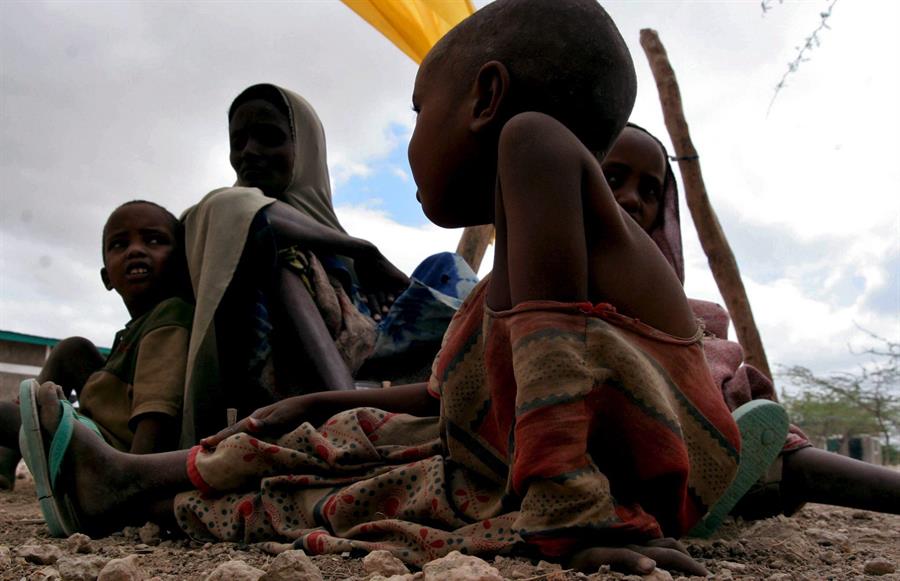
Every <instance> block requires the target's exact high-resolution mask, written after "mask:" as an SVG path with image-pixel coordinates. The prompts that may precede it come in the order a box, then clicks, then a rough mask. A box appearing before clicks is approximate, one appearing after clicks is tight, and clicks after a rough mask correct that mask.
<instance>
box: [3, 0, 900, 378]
mask: <svg viewBox="0 0 900 581" xmlns="http://www.w3.org/2000/svg"><path fill="white" fill-rule="evenodd" d="M485 3H486V2H483V1H477V0H476V2H475V4H476V6H479V7H480V6H483V5H484V4H485ZM830 3H831V0H827V1H826V0H809V1H804V2H790V1H785V2H783V3H778V2H771V9H770V10H768V11H767V12H765V13H763V10H761V7H760V3H759V2H758V1H757V0H747V1H720V2H717V1H703V2H700V1H696V2H690V1H680V0H669V1H665V0H652V1H651V0H646V1H645V0H630V1H624V0H619V1H611V2H605V3H603V4H604V6H605V7H606V9H607V10H608V11H609V13H610V14H611V15H612V17H613V19H614V20H615V21H616V23H617V25H618V26H619V29H620V31H621V32H622V35H623V37H624V38H625V39H626V41H627V42H628V46H629V48H630V50H631V52H632V58H633V59H634V63H635V67H636V70H637V75H638V99H637V103H636V105H635V108H634V113H633V115H632V120H633V121H635V122H637V123H639V124H640V125H643V126H644V127H646V128H648V129H649V130H650V131H652V132H653V133H655V134H656V135H657V136H659V137H660V138H661V139H662V140H663V142H664V143H667V144H668V143H669V140H668V137H667V134H666V132H665V128H664V125H663V121H662V114H661V111H660V107H659V101H658V97H657V93H656V88H655V84H654V82H653V79H652V76H651V74H650V71H649V67H648V66H647V62H646V59H645V57H644V55H643V52H642V50H641V48H640V46H639V44H638V33H639V30H640V29H641V28H646V27H650V28H654V29H656V30H658V31H659V34H660V38H661V39H662V42H663V43H664V44H665V46H666V48H667V50H668V53H669V57H670V60H671V62H672V65H673V67H674V69H675V71H676V74H677V76H678V80H679V84H680V86H681V92H682V97H683V99H684V106H685V114H686V117H687V119H688V122H689V124H690V129H691V135H692V137H693V140H694V144H695V146H696V148H697V150H698V152H699V154H700V162H701V167H702V170H703V174H704V177H705V181H706V187H707V190H708V192H709V196H710V199H711V201H712V203H713V206H714V207H715V209H716V211H717V212H718V217H719V220H720V222H721V224H722V227H723V229H724V231H725V233H726V235H727V236H728V239H729V241H730V243H731V246H732V249H733V251H734V253H735V256H736V258H737V261H738V264H739V266H740V268H741V273H742V276H743V280H744V283H745V285H746V287H747V290H748V294H749V298H750V302H751V305H752V308H753V311H754V315H755V318H756V321H757V324H758V326H759V328H760V334H761V336H762V339H763V342H764V344H765V347H766V351H767V355H768V358H769V361H770V364H772V365H773V366H776V367H777V366H778V365H804V366H807V367H809V368H811V369H812V370H813V371H815V372H818V373H828V372H832V371H840V370H848V369H854V368H855V367H856V366H857V365H859V364H861V363H863V362H864V358H861V357H860V356H859V355H858V354H854V352H858V351H859V350H861V349H864V348H865V347H866V346H868V345H870V339H868V337H867V335H866V333H865V332H864V331H863V330H862V329H867V330H870V331H872V332H874V333H876V334H878V335H881V336H883V337H886V338H888V339H891V340H894V341H900V280H898V279H900V186H898V184H900V163H898V158H900V141H898V139H897V135H898V134H900V113H898V107H897V103H900V67H897V66H896V63H897V57H898V56H900V50H898V41H897V40H896V30H895V27H896V23H897V22H898V20H900V3H898V2H893V1H891V0H881V1H878V0H854V1H850V0H840V1H838V2H837V3H836V5H835V6H834V9H833V15H832V17H831V18H830V19H829V21H828V22H829V26H830V28H829V29H827V30H824V31H823V32H822V33H820V40H821V44H820V46H818V47H817V48H815V49H814V50H813V51H812V52H811V53H810V54H809V60H807V61H805V62H803V63H801V65H800V67H799V69H798V70H797V71H796V72H795V73H793V74H791V75H789V76H788V79H787V86H786V87H785V89H784V90H782V91H781V92H780V93H779V95H778V96H777V98H776V100H775V101H774V104H773V105H772V108H771V111H769V112H768V114H767V110H768V108H769V104H770V101H771V100H772V95H773V91H774V86H775V84H776V83H777V82H778V80H779V79H780V78H781V77H782V75H783V74H784V72H785V71H786V70H787V66H788V62H789V61H791V60H793V58H794V56H795V55H796V52H797V46H798V45H799V44H800V43H802V42H803V40H804V38H805V37H806V36H807V35H808V34H809V33H810V32H811V31H812V30H813V29H815V28H816V27H817V26H818V24H819V21H820V17H819V13H820V12H821V11H823V10H825V9H827V8H828V6H829V4H830ZM415 73H416V65H415V64H414V63H413V62H412V61H411V60H410V59H409V58H408V57H406V56H405V55H404V54H403V53H402V52H400V51H399V50H398V49H397V48H395V47H394V46H393V45H391V44H390V43H389V42H388V41H387V40H386V39H384V38H383V37H382V36H380V35H379V33H378V32H376V31H375V30H374V29H372V28H371V27H370V26H369V25H368V24H366V23H365V22H364V21H362V20H361V19H360V18H359V17H358V16H357V15H356V14H354V13H353V12H351V11H350V10H349V9H348V8H347V7H345V6H344V5H343V4H341V3H340V2H338V1H336V0H327V1H325V0H323V1H303V0H296V1H293V2H280V1H279V2H276V1H271V2H267V1H260V2H254V3H243V2H217V1H215V0H208V1H203V2H198V1H184V2H177V3H176V2H165V1H161V0H158V1H150V2H147V1H136V0H135V1H125V0H120V1H106V2H100V1H95V2H82V1H77V0H69V1H53V2H40V1H27V2H18V1H15V0H0V329H3V330H8V331H17V332H21V333H29V334H35V335H41V336H48V337H65V336H70V335H82V336H85V337H88V338H89V339H91V340H93V341H94V342H95V343H97V344H99V345H104V346H108V345H110V343H111V342H112V338H113V335H114V333H115V332H116V331H117V330H118V329H120V328H121V327H122V326H123V325H124V323H125V322H126V321H127V319H128V315H127V312H126V311H125V309H124V307H123V305H122V303H121V301H120V300H119V299H118V297H117V296H116V295H115V294H114V293H109V292H107V291H106V290H105V289H104V288H103V286H102V284H101V282H100V277H99V269H100V267H101V260H100V232H101V228H102V226H103V223H104V221H105V219H106V217H107V216H108V214H109V213H110V211H111V210H112V209H113V208H114V207H115V206H117V205H118V204H120V203H122V202H125V201H127V200H131V199H136V198H140V199H149V200H153V201H156V202H158V203H160V204H162V205H164V206H166V207H168V208H169V209H170V210H172V211H173V212H174V213H176V214H178V213H180V212H181V211H182V210H184V209H185V208H187V207H188V206H190V205H192V204H194V203H195V202H196V201H198V200H199V199H200V198H201V197H202V196H203V195H204V194H205V193H206V192H208V191H209V190H211V189H214V188H217V187H221V186H227V185H230V184H231V183H232V182H233V180H234V174H233V172H232V170H231V168H230V166H229V164H228V140H227V119H226V111H227V108H228V105H229V103H230V102H231V100H232V99H233V98H234V96H236V95H237V94H238V93H239V92H240V91H241V90H242V89H243V88H244V87H246V86H248V85H250V84H253V83H257V82H274V83H276V84H280V85H282V86H284V87H287V88H290V89H292V90H294V91H296V92H298V93H300V94H301V95H304V96H305V97H306V98H307V99H308V100H309V101H310V102H311V103H312V104H313V106H314V107H315V108H316V109H317V111H318V112H319V115H320V117H321V118H322V122H323V124H324V126H325V131H326V135H327V139H328V156H329V162H330V171H331V178H332V185H333V190H334V204H335V207H336V210H337V214H338V216H339V217H340V219H341V221H342V223H343V224H344V226H345V228H346V229H347V230H348V231H349V232H350V233H352V234H353V235H356V236H359V237H362V238H366V239H369V240H371V241H372V242H374V243H375V244H376V245H377V246H378V247H379V248H381V250H382V252H383V253H384V254H385V255H386V256H387V257H388V258H390V259H391V260H392V261H394V262H395V263H396V264H397V265H398V266H399V267H400V268H401V269H403V270H404V271H406V272H407V273H409V272H411V271H412V269H413V268H415V266H416V264H418V262H419V261H421V260H422V259H423V258H425V257H426V256H428V255H429V254H431V253H434V252H438V251H443V250H453V249H455V247H456V243H457V241H458V239H459V235H460V232H459V231H452V230H442V229H440V228H438V227H436V226H434V225H431V224H429V223H428V221H427V219H426V218H425V217H424V215H423V214H422V213H421V210H420V208H419V206H418V203H417V202H416V200H415V184H414V183H413V180H412V176H411V174H410V171H409V165H408V163H407V160H406V145H407V142H408V139H409V135H410V133H411V130H412V127H413V124H414V122H415V118H414V113H413V112H412V111H411V107H410V95H411V92H412V85H413V81H414V79H415ZM676 173H677V171H676ZM679 181H680V180H679ZM682 204H683V200H682ZM682 216H683V223H682V226H683V232H684V238H685V252H686V263H687V281H686V285H685V287H686V292H687V294H688V296H690V297H694V298H704V299H708V300H716V301H719V302H721V299H720V297H719V294H718V292H717V290H716V286H715V283H714V281H713V279H712V277H711V275H710V274H709V269H708V267H707V264H706V259H705V257H704V255H703V253H702V250H701V249H700V247H699V243H698V242H697V238H696V234H695V231H694V227H693V224H692V223H691V221H690V218H689V217H688V212H687V209H686V208H685V207H684V206H682ZM491 256H492V254H491V252H490V251H489V252H488V255H487V256H486V259H485V261H486V263H488V264H489V261H490V259H491ZM488 268H489V266H488V267H486V268H482V271H481V274H484V273H485V272H486V271H487V270H488Z"/></svg>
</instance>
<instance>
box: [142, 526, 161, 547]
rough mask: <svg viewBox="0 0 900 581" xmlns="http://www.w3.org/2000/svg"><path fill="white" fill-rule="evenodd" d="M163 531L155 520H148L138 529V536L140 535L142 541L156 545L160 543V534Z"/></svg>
mask: <svg viewBox="0 0 900 581" xmlns="http://www.w3.org/2000/svg"><path fill="white" fill-rule="evenodd" d="M161 533H162V531H161V530H160V528H159V525H158V524H156V523H153V522H148V523H147V524H145V525H144V526H142V527H141V528H140V529H138V537H140V539H141V542H142V543H144V544H147V545H150V546H151V547H154V546H156V545H158V544H159V540H160V539H159V536H160V534H161Z"/></svg>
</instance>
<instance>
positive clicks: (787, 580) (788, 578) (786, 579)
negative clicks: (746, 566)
mask: <svg viewBox="0 0 900 581" xmlns="http://www.w3.org/2000/svg"><path fill="white" fill-rule="evenodd" d="M793 580H794V576H793V575H791V574H790V573H775V574H774V575H769V576H768V577H766V581H793Z"/></svg>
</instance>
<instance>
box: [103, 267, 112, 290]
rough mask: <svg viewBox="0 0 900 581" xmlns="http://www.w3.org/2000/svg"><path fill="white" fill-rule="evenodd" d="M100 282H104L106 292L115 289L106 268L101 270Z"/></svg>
mask: <svg viewBox="0 0 900 581" xmlns="http://www.w3.org/2000/svg"><path fill="white" fill-rule="evenodd" d="M100 280H102V281H103V286H105V287H106V290H108V291H111V290H112V289H113V287H112V283H111V282H110V281H109V273H108V272H106V267H105V266H104V267H103V268H101V269H100Z"/></svg>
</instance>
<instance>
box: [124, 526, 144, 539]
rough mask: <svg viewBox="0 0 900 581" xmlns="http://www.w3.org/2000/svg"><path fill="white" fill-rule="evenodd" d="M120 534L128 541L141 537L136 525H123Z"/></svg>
mask: <svg viewBox="0 0 900 581" xmlns="http://www.w3.org/2000/svg"><path fill="white" fill-rule="evenodd" d="M122 536H123V537H125V538H126V539H128V540H129V541H137V540H139V539H140V538H141V535H140V534H139V533H138V529H137V527H125V528H124V529H122Z"/></svg>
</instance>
